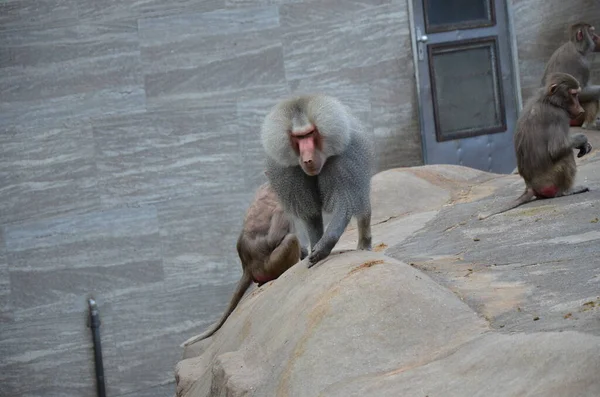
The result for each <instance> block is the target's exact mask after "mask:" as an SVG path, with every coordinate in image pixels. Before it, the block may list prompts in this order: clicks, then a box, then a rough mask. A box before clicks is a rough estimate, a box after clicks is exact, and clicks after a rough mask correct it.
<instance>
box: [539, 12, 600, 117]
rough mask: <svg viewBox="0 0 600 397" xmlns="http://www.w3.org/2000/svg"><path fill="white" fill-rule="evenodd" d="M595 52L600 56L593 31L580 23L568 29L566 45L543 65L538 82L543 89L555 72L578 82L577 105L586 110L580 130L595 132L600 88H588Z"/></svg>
mask: <svg viewBox="0 0 600 397" xmlns="http://www.w3.org/2000/svg"><path fill="white" fill-rule="evenodd" d="M594 52H600V37H599V36H598V35H597V34H596V31H595V28H594V27H593V26H592V25H590V24H588V23H583V22H582V23H576V24H573V25H571V26H570V27H569V41H568V42H566V43H564V44H563V45H561V46H560V47H559V48H558V49H556V51H554V53H553V54H552V56H551V57H550V59H549V60H548V63H547V64H546V68H545V70H544V75H543V77H542V82H541V83H542V86H545V85H546V80H547V77H548V76H549V75H550V74H552V73H555V72H561V73H568V74H570V75H572V76H573V77H575V79H577V81H579V84H580V85H581V88H582V91H581V93H580V95H579V101H580V102H581V106H582V107H583V108H584V110H585V116H584V117H582V118H583V124H582V127H583V128H597V126H596V117H597V116H598V111H599V110H600V107H599V106H598V105H599V103H598V102H599V101H600V86H594V85H591V84H590V81H589V80H590V69H591V63H592V62H591V61H592V59H591V58H592V56H593V55H594Z"/></svg>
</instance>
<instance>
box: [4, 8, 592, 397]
mask: <svg viewBox="0 0 600 397" xmlns="http://www.w3.org/2000/svg"><path fill="white" fill-rule="evenodd" d="M512 5H513V8H514V15H515V27H516V31H517V34H518V51H519V67H520V72H521V81H522V86H523V88H522V89H523V94H524V96H525V97H527V96H528V94H529V93H530V92H531V90H532V89H533V88H534V87H535V86H536V84H537V81H538V79H539V75H540V73H541V70H543V64H544V62H545V60H546V59H547V57H548V56H549V55H550V53H551V52H552V51H553V50H554V49H555V48H556V45H557V43H559V42H560V41H561V40H562V37H563V31H564V29H565V27H566V25H567V24H568V22H572V21H575V20H579V19H582V18H584V19H587V20H590V21H591V22H592V23H596V24H597V25H600V14H599V13H600V7H598V5H597V0H574V2H573V1H572V2H565V1H559V0H552V1H548V0H512ZM565 15H566V16H567V17H564V16H565ZM548 21H551V22H550V23H549V22H548ZM408 29H409V27H408V15H407V3H406V1H404V0H350V1H339V0H206V1H198V0H173V1H161V0H136V1H132V0H128V1H123V0H6V1H3V2H2V3H0V322H1V327H0V395H2V396H5V395H6V396H25V395H27V396H44V397H49V396H66V397H69V396H73V397H75V396H77V397H87V396H94V395H95V389H94V369H93V364H92V363H93V362H92V344H91V338H90V332H89V328H87V326H86V315H87V311H86V301H85V299H86V297H88V296H89V295H93V296H94V297H95V298H96V299H97V300H98V302H99V305H100V310H101V315H102V321H103V322H102V327H101V332H102V338H103V346H104V363H105V371H106V381H107V386H108V393H109V395H110V396H114V397H117V396H130V397H136V396H144V397H146V396H148V397H155V396H156V397H166V396H172V395H173V394H174V387H173V382H174V380H173V366H174V364H175V362H176V361H177V360H178V359H179V357H180V350H179V348H178V345H179V343H180V342H181V341H183V340H185V339H186V338H187V337H189V336H191V335H193V334H195V333H196V332H198V331H201V330H202V329H203V328H205V327H206V326H208V325H209V324H211V323H212V322H213V321H214V320H215V319H216V318H218V317H219V316H220V315H221V313H222V311H223V310H224V308H225V306H226V304H227V302H228V300H229V298H230V294H231V293H232V292H233V289H234V286H235V284H236V283H237V280H238V278H239V276H240V273H241V272H240V266H239V261H238V258H237V255H236V253H235V248H234V247H235V240H236V237H237V233H238V231H239V228H240V226H241V222H242V217H243V214H244V211H245V209H246V207H247V205H248V202H249V200H250V199H251V198H252V196H253V194H254V189H255V188H256V187H257V186H258V185H259V184H260V183H261V182H262V181H263V180H264V176H263V175H262V172H261V170H262V161H263V158H262V149H261V147H260V144H259V142H257V140H256V136H257V132H258V127H259V126H260V123H261V121H262V118H263V117H264V115H265V114H266V112H267V111H268V110H269V108H270V107H271V106H272V105H273V104H274V103H275V102H276V101H277V100H278V99H279V98H281V97H283V96H286V95H289V94H291V93H304V92H313V91H321V92H328V93H332V94H334V95H337V96H339V97H341V98H342V99H343V100H344V101H345V102H346V103H348V104H349V105H350V106H351V107H352V108H353V109H355V111H356V113H357V115H358V116H359V117H360V118H361V119H362V121H363V122H364V123H365V124H366V125H367V126H368V130H369V131H370V132H371V133H372V134H373V137H374V140H375V144H376V147H377V153H378V168H379V169H380V170H383V169H387V168H392V167H398V166H407V165H417V164H421V163H422V159H421V149H420V147H421V142H420V135H419V132H418V122H417V106H416V93H415V86H414V69H413V65H412V54H411V45H410V36H409V30H408ZM593 78H594V79H596V80H598V81H600V64H599V63H598V61H596V63H595V64H594V73H593Z"/></svg>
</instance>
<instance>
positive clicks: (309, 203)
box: [261, 95, 373, 267]
mask: <svg viewBox="0 0 600 397" xmlns="http://www.w3.org/2000/svg"><path fill="white" fill-rule="evenodd" d="M261 137H262V144H263V147H264V149H265V152H266V155H267V161H266V163H267V177H268V179H269V181H270V183H271V186H272V187H273V189H274V190H275V191H276V192H277V195H278V197H279V199H280V200H281V203H282V204H283V206H284V208H285V210H286V211H287V212H288V213H290V214H291V215H293V216H294V217H296V218H298V219H300V220H301V222H302V223H303V224H304V226H305V227H306V229H307V232H308V238H309V240H310V246H311V253H310V255H309V257H308V267H312V266H313V265H314V264H315V263H317V262H319V261H320V260H322V259H324V258H326V257H327V256H328V255H329V254H330V253H331V251H332V250H333V248H334V246H335V245H336V243H337V242H338V240H339V239H340V237H341V235H342V233H343V232H344V230H345V229H346V226H348V224H349V222H350V220H351V218H352V217H353V216H355V217H356V218H357V221H358V246H357V249H364V250H370V249H371V202H370V197H369V195H370V190H371V173H372V167H373V146H372V142H371V138H370V137H368V136H367V135H366V133H365V131H364V129H363V127H362V125H361V123H360V122H359V121H358V119H357V118H356V117H354V115H353V114H352V112H351V111H350V110H349V109H348V107H346V106H345V105H343V104H342V103H341V102H340V101H339V100H337V99H336V98H333V97H331V96H326V95H309V96H299V97H294V98H289V99H287V100H284V101H281V102H280V103H278V104H277V105H275V106H274V107H273V109H272V110H271V111H270V113H269V114H268V115H267V116H266V118H265V120H264V123H263V126H262V130H261ZM323 212H326V213H330V214H331V215H332V218H331V221H330V222H329V224H328V226H327V229H326V230H325V232H323Z"/></svg>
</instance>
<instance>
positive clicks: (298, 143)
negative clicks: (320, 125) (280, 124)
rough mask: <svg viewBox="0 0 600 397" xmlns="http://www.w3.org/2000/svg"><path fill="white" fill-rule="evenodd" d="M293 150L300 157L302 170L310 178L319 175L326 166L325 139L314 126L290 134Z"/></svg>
mask: <svg viewBox="0 0 600 397" xmlns="http://www.w3.org/2000/svg"><path fill="white" fill-rule="evenodd" d="M290 142H291V145H292V148H293V149H294V151H295V152H296V154H297V155H298V162H299V164H300V167H302V170H303V171H304V172H305V173H306V174H307V175H309V176H315V175H319V173H320V172H321V169H322V168H323V165H324V164H325V156H324V155H323V152H322V144H323V139H322V137H321V135H320V134H319V130H318V129H317V128H316V127H315V126H314V125H313V124H307V125H305V126H303V127H302V128H296V129H293V130H292V131H291V132H290Z"/></svg>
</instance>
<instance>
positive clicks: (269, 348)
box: [176, 152, 600, 397]
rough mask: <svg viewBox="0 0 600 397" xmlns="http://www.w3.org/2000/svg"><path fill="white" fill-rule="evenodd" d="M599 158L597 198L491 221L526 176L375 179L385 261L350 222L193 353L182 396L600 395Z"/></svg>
mask: <svg viewBox="0 0 600 397" xmlns="http://www.w3.org/2000/svg"><path fill="white" fill-rule="evenodd" d="M596 154H597V152H595V153H593V155H591V156H590V157H589V158H587V159H585V161H581V162H580V167H581V169H580V173H579V179H580V181H582V182H585V183H586V184H588V185H589V186H590V187H591V188H592V192H590V193H585V194H582V195H577V196H571V197H565V198H560V199H554V200H544V201H539V202H532V203H530V204H527V205H525V206H523V207H521V208H519V209H515V210H514V211H512V212H508V213H506V214H502V215H498V216H496V217H492V218H489V219H488V220H484V221H479V220H477V219H476V214H477V213H478V212H479V211H481V210H482V209H483V208H484V207H489V206H491V205H496V204H497V203H498V202H499V201H501V200H506V199H511V198H514V197H516V196H517V195H518V194H520V192H521V190H522V182H521V181H520V179H519V177H518V175H508V176H500V175H494V174H489V173H484V172H480V171H476V170H472V169H469V168H465V167H458V166H426V167H414V168H407V169H396V170H389V171H386V172H384V173H380V174H378V175H376V176H375V177H374V179H373V182H374V183H373V206H374V214H373V218H374V226H373V239H374V251H373V252H364V251H363V252H359V251H354V248H355V246H356V230H355V229H354V228H353V227H350V228H349V229H348V230H347V232H346V233H345V234H344V236H343V237H342V240H341V241H340V242H339V244H338V245H337V246H336V250H335V251H334V253H332V255H331V256H330V257H329V258H327V259H326V260H325V261H323V262H322V263H320V264H318V265H317V266H315V267H314V268H312V269H307V268H306V263H304V262H301V263H299V264H297V265H295V266H294V267H293V268H291V269H290V270H289V271H287V272H286V273H285V274H284V275H282V276H281V277H280V278H279V279H277V280H275V281H273V282H270V283H267V284H265V285H264V286H262V287H261V288H256V289H254V290H253V291H252V292H251V293H249V294H248V295H247V296H246V297H245V298H244V299H243V301H242V302H241V303H240V305H239V306H238V308H237V309H236V310H235V312H234V313H233V314H232V315H231V316H230V317H229V319H228V320H227V322H226V323H225V325H224V326H223V327H222V328H221V330H219V331H218V332H217V333H216V334H215V335H214V336H213V337H211V338H209V339H206V340H204V341H201V342H199V343H196V344H194V345H192V346H189V347H188V348H186V349H185V351H184V359H183V360H182V361H181V362H180V363H178V365H177V368H176V380H177V395H178V396H180V397H183V396H185V397H204V396H232V397H237V396H290V397H296V396H300V397H302V396H383V397H385V396H430V397H433V396H600V377H599V376H598V373H599V371H600V314H599V313H600V310H599V308H600V296H599V295H600V229H599V227H600V223H596V222H597V221H596V222H594V219H595V218H594V216H600V213H599V211H600V193H596V192H600V157H599V156H596ZM586 157H587V156H586ZM199 331H200V330H199Z"/></svg>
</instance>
